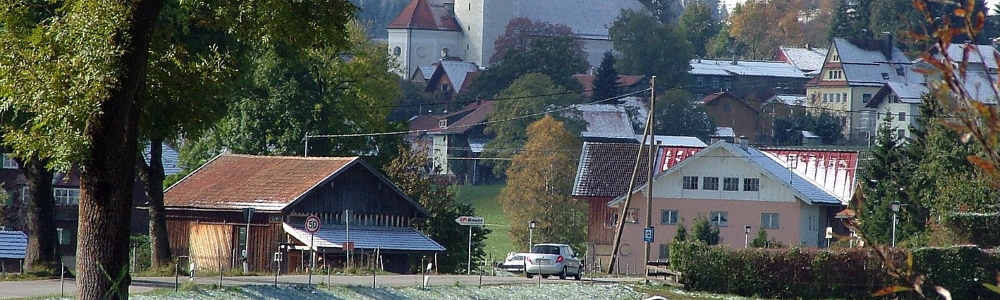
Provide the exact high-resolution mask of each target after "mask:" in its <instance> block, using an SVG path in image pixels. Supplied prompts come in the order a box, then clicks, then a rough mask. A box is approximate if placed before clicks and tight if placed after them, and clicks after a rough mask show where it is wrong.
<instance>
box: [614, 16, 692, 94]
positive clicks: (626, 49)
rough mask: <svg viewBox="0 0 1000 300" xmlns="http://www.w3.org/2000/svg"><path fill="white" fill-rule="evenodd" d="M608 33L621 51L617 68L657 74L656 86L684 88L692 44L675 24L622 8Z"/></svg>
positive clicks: (620, 70) (631, 71) (623, 70)
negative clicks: (661, 21)
mask: <svg viewBox="0 0 1000 300" xmlns="http://www.w3.org/2000/svg"><path fill="white" fill-rule="evenodd" d="M608 35H609V36H610V37H611V40H612V42H613V43H614V48H615V50H617V51H619V52H621V55H620V57H619V59H618V65H617V67H618V70H619V72H621V73H623V74H631V75H646V76H654V75H655V76H657V80H656V82H658V83H659V84H658V86H660V87H665V88H673V87H683V85H684V83H686V82H687V81H686V78H687V76H688V71H687V70H688V66H689V64H690V60H691V58H692V57H693V56H694V47H693V46H691V43H690V42H688V41H687V39H686V36H685V34H684V32H683V30H681V29H680V27H678V26H677V25H668V24H664V23H660V22H659V21H657V20H656V18H655V17H654V16H653V15H651V14H649V13H646V12H637V11H633V10H625V11H622V13H621V14H620V15H618V18H617V19H615V22H614V23H612V25H611V28H610V29H608Z"/></svg>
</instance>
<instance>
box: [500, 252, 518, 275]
mask: <svg viewBox="0 0 1000 300" xmlns="http://www.w3.org/2000/svg"><path fill="white" fill-rule="evenodd" d="M497 268H500V269H503V270H504V271H507V272H512V273H521V272H524V253H516V252H511V253H507V259H505V260H504V261H503V262H502V263H500V264H499V265H497Z"/></svg>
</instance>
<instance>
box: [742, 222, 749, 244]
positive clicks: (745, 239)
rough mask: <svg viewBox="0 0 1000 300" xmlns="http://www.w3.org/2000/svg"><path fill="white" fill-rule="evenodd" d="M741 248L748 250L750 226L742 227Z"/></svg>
mask: <svg viewBox="0 0 1000 300" xmlns="http://www.w3.org/2000/svg"><path fill="white" fill-rule="evenodd" d="M743 248H750V225H747V226H743Z"/></svg>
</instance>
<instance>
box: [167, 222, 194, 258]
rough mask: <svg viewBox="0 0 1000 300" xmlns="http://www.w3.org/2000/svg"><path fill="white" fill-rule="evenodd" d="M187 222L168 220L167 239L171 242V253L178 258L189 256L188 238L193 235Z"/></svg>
mask: <svg viewBox="0 0 1000 300" xmlns="http://www.w3.org/2000/svg"><path fill="white" fill-rule="evenodd" d="M189 223H192V222H191V221H187V220H167V239H169V240H170V253H171V254H173V255H174V256H176V257H180V256H188V255H189V254H190V251H188V245H189V242H188V236H189V235H190V234H191V231H190V230H191V228H190V226H191V225H190V224H189Z"/></svg>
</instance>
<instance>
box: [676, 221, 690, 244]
mask: <svg viewBox="0 0 1000 300" xmlns="http://www.w3.org/2000/svg"><path fill="white" fill-rule="evenodd" d="M687 238H688V231H687V227H684V223H678V224H677V234H674V241H686V240H687Z"/></svg>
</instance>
